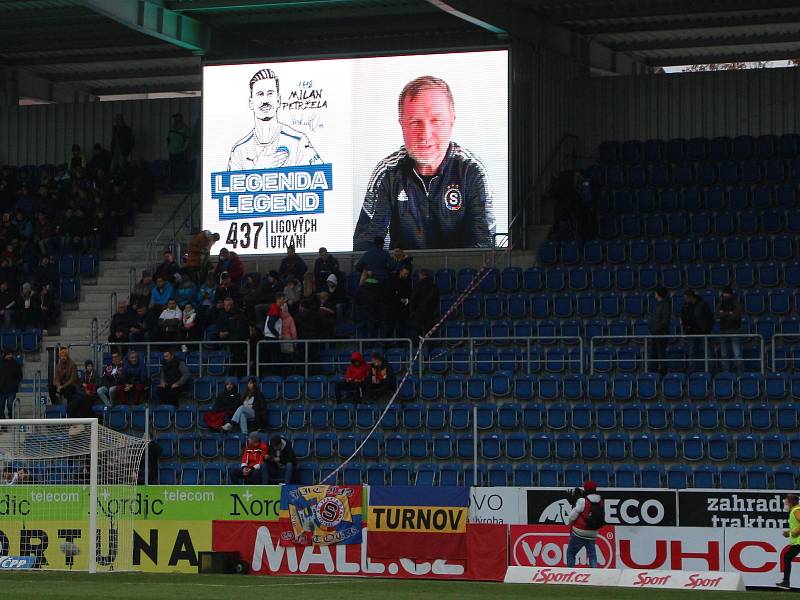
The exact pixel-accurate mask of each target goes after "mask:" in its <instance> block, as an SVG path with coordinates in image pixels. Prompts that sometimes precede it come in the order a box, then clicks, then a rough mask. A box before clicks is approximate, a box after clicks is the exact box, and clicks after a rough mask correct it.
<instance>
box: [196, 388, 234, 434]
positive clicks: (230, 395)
mask: <svg viewBox="0 0 800 600" xmlns="http://www.w3.org/2000/svg"><path fill="white" fill-rule="evenodd" d="M240 405H241V402H240V397H239V390H238V389H236V379H235V378H233V377H228V378H227V379H226V380H225V385H224V386H223V388H222V391H221V392H219V393H218V394H217V397H216V398H214V404H213V405H212V406H211V410H210V411H208V412H206V413H205V414H204V415H203V420H204V421H205V423H206V425H208V428H209V429H211V430H212V431H223V430H224V431H230V430H231V429H232V428H233V427H232V426H230V427H228V428H227V429H225V426H226V425H230V424H229V423H228V421H229V420H230V418H231V417H232V416H233V413H234V412H235V411H236V409H237V408H239V406H240Z"/></svg>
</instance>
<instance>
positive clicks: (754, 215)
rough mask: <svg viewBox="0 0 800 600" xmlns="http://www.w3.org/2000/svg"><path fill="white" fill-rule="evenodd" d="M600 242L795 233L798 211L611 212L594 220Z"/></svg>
mask: <svg viewBox="0 0 800 600" xmlns="http://www.w3.org/2000/svg"><path fill="white" fill-rule="evenodd" d="M597 227H598V229H597V235H598V237H600V239H604V240H614V239H617V238H619V237H623V238H627V239H635V238H641V237H643V236H644V237H648V238H673V239H680V238H685V237H687V236H712V235H717V236H742V235H757V234H769V235H780V234H790V235H791V234H796V233H797V232H798V228H799V227H800V210H795V209H790V210H778V209H768V210H759V211H748V212H742V213H738V214H737V213H734V212H730V211H728V212H725V211H723V212H716V213H712V212H699V213H694V214H692V215H687V214H686V213H683V212H676V213H670V214H667V215H663V214H661V213H655V214H644V215H643V214H639V213H634V214H627V215H621V216H620V215H618V213H616V212H615V213H612V214H607V215H600V216H599V217H598V221H597Z"/></svg>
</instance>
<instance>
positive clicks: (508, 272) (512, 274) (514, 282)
mask: <svg viewBox="0 0 800 600" xmlns="http://www.w3.org/2000/svg"><path fill="white" fill-rule="evenodd" d="M521 285H522V269H520V268H519V267H506V268H505V269H503V270H502V272H501V273H500V289H501V291H503V292H517V291H519V289H520V287H521Z"/></svg>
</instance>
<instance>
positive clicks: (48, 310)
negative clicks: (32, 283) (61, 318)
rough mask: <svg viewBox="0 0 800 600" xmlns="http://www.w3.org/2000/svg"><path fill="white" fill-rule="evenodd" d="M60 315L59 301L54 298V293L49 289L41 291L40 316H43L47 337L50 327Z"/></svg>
mask: <svg viewBox="0 0 800 600" xmlns="http://www.w3.org/2000/svg"><path fill="white" fill-rule="evenodd" d="M58 313H59V306H58V302H57V300H56V299H55V298H54V296H53V292H52V291H51V289H50V288H49V287H47V286H45V287H43V288H42V289H41V290H40V291H39V314H40V315H41V320H42V321H41V322H42V327H43V328H44V334H45V335H47V327H48V325H49V324H50V323H52V322H53V321H55V320H56V318H57V317H58Z"/></svg>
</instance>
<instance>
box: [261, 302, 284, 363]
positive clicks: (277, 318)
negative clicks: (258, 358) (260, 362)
mask: <svg viewBox="0 0 800 600" xmlns="http://www.w3.org/2000/svg"><path fill="white" fill-rule="evenodd" d="M284 306H286V296H284V295H283V293H278V294H276V295H275V302H273V303H272V304H271V305H270V307H269V309H268V310H267V318H266V320H265V321H264V329H263V333H264V339H265V340H267V341H275V340H279V339H280V338H281V328H282V327H283V320H282V319H281V313H282V312H283V307H284ZM279 356H280V347H279V344H277V343H270V344H266V357H265V360H266V361H267V362H268V363H274V362H277V361H278V357H279Z"/></svg>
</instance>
